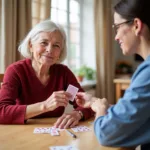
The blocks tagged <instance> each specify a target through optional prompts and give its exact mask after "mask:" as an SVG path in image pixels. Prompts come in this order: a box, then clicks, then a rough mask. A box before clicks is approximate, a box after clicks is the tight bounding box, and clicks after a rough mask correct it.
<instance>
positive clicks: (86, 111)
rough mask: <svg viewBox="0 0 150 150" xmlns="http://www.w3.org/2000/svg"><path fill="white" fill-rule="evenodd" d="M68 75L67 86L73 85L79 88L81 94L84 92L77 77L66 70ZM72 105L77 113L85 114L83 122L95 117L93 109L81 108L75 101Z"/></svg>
mask: <svg viewBox="0 0 150 150" xmlns="http://www.w3.org/2000/svg"><path fill="white" fill-rule="evenodd" d="M66 69H67V71H66V75H67V77H66V78H67V84H68V85H69V84H72V85H74V86H76V87H77V88H79V92H84V90H83V89H82V87H81V86H80V84H79V83H78V81H77V79H76V77H75V75H74V74H73V73H72V72H71V70H69V68H68V67H67V68H66ZM70 104H72V105H73V107H74V109H75V111H79V110H80V111H81V112H82V113H83V116H84V117H83V120H87V119H89V118H90V117H92V116H94V112H93V111H92V109H91V108H83V107H79V106H78V105H77V103H76V101H74V102H73V103H72V102H70Z"/></svg>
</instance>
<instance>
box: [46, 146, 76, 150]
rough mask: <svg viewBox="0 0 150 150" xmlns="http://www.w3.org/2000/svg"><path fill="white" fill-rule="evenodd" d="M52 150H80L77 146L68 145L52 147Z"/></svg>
mask: <svg viewBox="0 0 150 150" xmlns="http://www.w3.org/2000/svg"><path fill="white" fill-rule="evenodd" d="M49 149H50V150H78V149H77V148H76V147H75V146H72V145H67V146H51V147H49Z"/></svg>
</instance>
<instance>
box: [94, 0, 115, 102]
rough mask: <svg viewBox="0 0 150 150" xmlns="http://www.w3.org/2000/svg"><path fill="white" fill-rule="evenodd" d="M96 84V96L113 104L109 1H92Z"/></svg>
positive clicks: (110, 11) (110, 10)
mask: <svg viewBox="0 0 150 150" xmlns="http://www.w3.org/2000/svg"><path fill="white" fill-rule="evenodd" d="M94 2H95V4H94V7H95V8H94V10H95V12H94V22H95V42H96V43H95V45H96V70H97V84H96V96H97V97H100V98H103V97H105V98H107V99H108V101H109V102H110V103H112V104H113V103H114V91H113V90H114V87H113V76H114V73H113V70H114V66H113V39H112V9H111V0H95V1H94Z"/></svg>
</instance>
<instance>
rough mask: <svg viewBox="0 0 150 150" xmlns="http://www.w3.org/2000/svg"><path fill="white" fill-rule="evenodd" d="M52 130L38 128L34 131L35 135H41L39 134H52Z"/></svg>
mask: <svg viewBox="0 0 150 150" xmlns="http://www.w3.org/2000/svg"><path fill="white" fill-rule="evenodd" d="M50 130H51V128H49V127H38V128H35V129H34V131H33V133H39V134H42V133H50Z"/></svg>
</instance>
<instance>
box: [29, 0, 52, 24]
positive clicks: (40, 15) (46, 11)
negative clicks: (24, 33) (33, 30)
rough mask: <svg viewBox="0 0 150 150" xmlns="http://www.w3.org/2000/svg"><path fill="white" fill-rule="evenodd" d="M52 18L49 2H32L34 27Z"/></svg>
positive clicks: (38, 0) (41, 0) (46, 0)
mask: <svg viewBox="0 0 150 150" xmlns="http://www.w3.org/2000/svg"><path fill="white" fill-rule="evenodd" d="M49 16H50V1H49V0H32V26H35V25H36V24H37V23H39V22H40V21H42V20H45V19H48V18H49Z"/></svg>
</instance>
